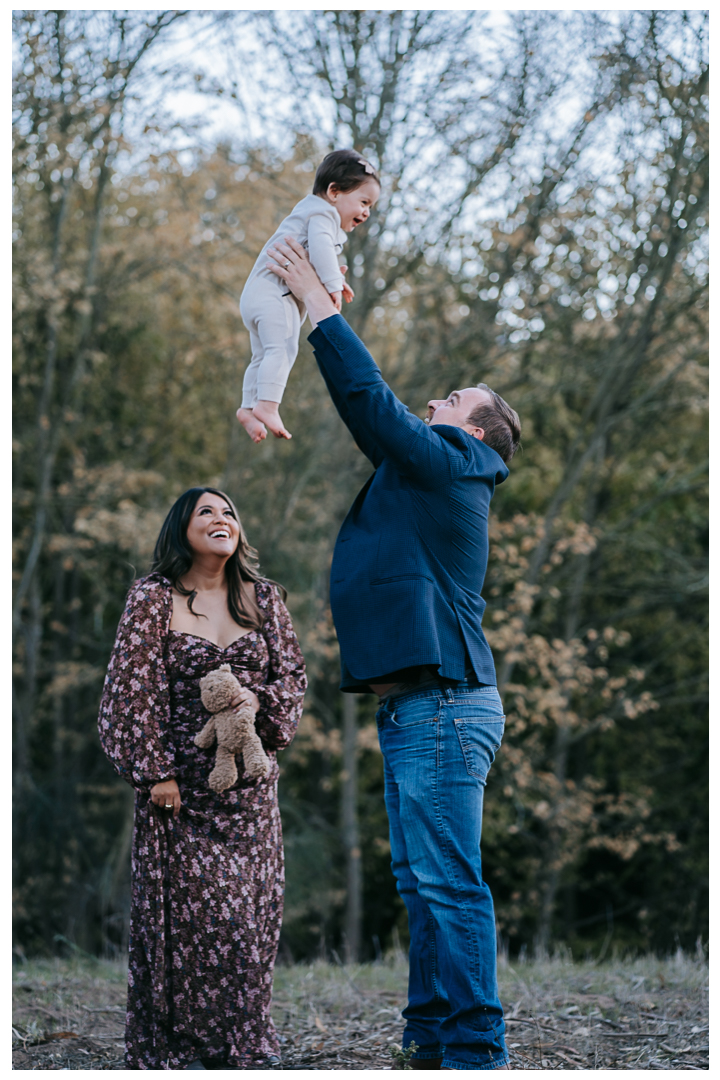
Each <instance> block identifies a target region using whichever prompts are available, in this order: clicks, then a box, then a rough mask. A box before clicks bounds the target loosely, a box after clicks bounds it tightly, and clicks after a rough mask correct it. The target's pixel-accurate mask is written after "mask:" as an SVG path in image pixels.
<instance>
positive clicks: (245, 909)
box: [99, 574, 307, 1069]
mask: <svg viewBox="0 0 720 1080" xmlns="http://www.w3.org/2000/svg"><path fill="white" fill-rule="evenodd" d="M255 590H256V595H257V601H258V605H259V606H260V608H261V609H262V611H263V613H264V615H265V623H264V625H263V627H262V629H261V630H260V631H257V632H256V631H251V632H250V633H248V634H246V635H245V636H244V637H241V638H239V639H238V640H237V641H234V642H233V643H232V644H231V645H229V646H228V648H227V649H220V648H219V647H218V646H217V645H214V644H213V643H212V642H211V641H208V640H207V639H205V638H202V637H196V636H195V635H193V634H186V633H181V632H179V631H172V630H170V629H169V624H170V618H171V615H172V592H171V588H170V583H169V582H168V581H167V580H166V579H165V578H163V577H161V576H160V575H157V574H151V575H150V576H149V577H146V578H143V579H141V580H140V581H137V582H136V583H135V584H134V585H133V587H132V588H131V590H130V593H129V595H128V600H127V605H126V608H125V612H124V614H123V617H122V619H121V621H120V626H119V627H118V632H117V638H116V641H115V647H114V649H113V654H112V657H111V660H110V665H109V668H108V673H107V677H106V679H105V686H104V689H103V696H102V702H101V706H100V719H99V730H100V741H101V743H102V746H103V749H104V751H105V753H106V754H107V756H108V758H109V759H110V761H111V763H112V765H113V767H114V768H115V770H116V771H117V772H118V773H119V775H120V776H122V777H123V778H124V779H125V780H127V781H128V783H130V784H132V785H133V787H134V788H135V789H136V797H135V831H134V837H133V849H132V906H131V917H130V963H129V973H128V1005H127V1018H126V1030H125V1041H126V1066H127V1068H128V1069H183V1068H185V1067H186V1066H187V1065H188V1064H189V1063H190V1062H191V1061H193V1060H194V1059H196V1058H198V1057H202V1058H204V1059H213V1060H215V1061H217V1063H218V1065H220V1064H221V1063H222V1062H225V1063H226V1067H230V1068H241V1069H248V1068H254V1067H255V1068H256V1067H257V1066H258V1065H260V1064H262V1062H263V1061H265V1060H266V1059H267V1058H268V1057H269V1056H272V1055H277V1054H278V1044H277V1036H276V1034H275V1030H274V1028H273V1024H272V1020H271V1019H270V1012H269V1010H270V999H271V994H272V972H273V964H274V962H275V954H276V952H277V945H278V938H279V935H280V923H281V919H282V908H283V893H284V872H283V849H282V831H281V825H280V814H279V811H278V803H277V779H278V765H277V759H276V754H275V751H276V750H279V749H281V748H282V747H285V746H287V745H288V744H289V743H290V742H291V740H292V738H293V736H294V734H295V731H296V729H297V724H298V721H299V719H300V714H301V711H302V701H303V695H304V692H305V689H306V686H307V680H306V677H305V665H304V662H303V658H302V653H301V651H300V646H299V644H298V641H297V638H296V636H295V633H294V631H293V628H292V624H291V622H290V616H289V615H288V612H287V609H286V608H285V605H284V604H283V603H282V601H281V600H280V597H279V595H278V592H277V589H276V587H275V586H274V585H272V584H271V583H270V582H265V581H261V582H258V583H257V584H256V586H255ZM222 663H229V664H230V666H231V668H232V671H233V674H235V675H236V676H237V678H238V680H239V681H240V683H241V685H244V686H248V687H250V688H251V689H252V690H254V692H255V693H256V694H257V696H258V698H259V700H260V711H259V712H258V714H257V718H256V728H257V732H258V734H259V736H260V738H261V739H262V742H263V746H264V747H265V750H266V751H267V754H268V757H269V758H270V762H271V771H270V774H269V775H268V776H267V777H265V778H262V779H258V780H252V779H250V778H249V777H246V776H243V775H242V774H241V775H240V776H239V779H238V781H237V783H236V784H235V785H234V786H233V787H232V788H230V789H228V790H227V791H224V792H222V793H221V794H219V795H216V794H215V793H214V792H213V791H211V790H210V788H209V787H208V776H209V774H210V771H211V769H212V767H213V763H214V757H215V747H212V748H210V749H209V750H201V749H200V748H199V747H197V746H195V744H194V742H193V738H194V736H195V735H196V734H197V732H198V731H200V729H201V728H202V727H203V725H204V724H205V722H206V720H207V719H208V713H207V712H206V711H205V709H204V708H203V705H202V703H201V701H200V686H199V679H200V678H202V676H203V675H206V674H207V673H208V672H209V671H212V670H213V669H214V668H216V667H218V666H219V665H220V664H222ZM170 777H175V779H176V780H177V783H178V786H179V788H180V794H181V796H182V808H181V810H180V815H179V817H178V818H177V819H173V816H172V814H169V813H166V812H165V811H163V810H161V809H159V808H158V807H156V806H154V805H153V803H152V802H151V801H150V796H149V789H150V788H151V787H152V786H153V785H154V784H156V783H158V782H159V781H160V780H165V779H168V778H170Z"/></svg>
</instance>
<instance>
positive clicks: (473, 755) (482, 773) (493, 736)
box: [455, 714, 505, 783]
mask: <svg viewBox="0 0 720 1080" xmlns="http://www.w3.org/2000/svg"><path fill="white" fill-rule="evenodd" d="M504 728H505V717H504V716H498V715H497V714H496V715H495V716H493V717H477V716H473V717H460V718H459V719H457V720H456V721H455V730H456V732H457V736H458V740H459V742H460V748H461V750H462V754H463V758H464V760H465V768H466V769H467V771H468V773H469V775H470V776H474V777H476V778H477V779H478V780H481V781H482V782H483V783H484V782H485V779H486V778H487V774H488V773H489V772H490V766H491V765H492V763H493V761H494V760H495V755H496V753H497V752H498V750H499V749H500V744H501V742H502V737H503V730H504Z"/></svg>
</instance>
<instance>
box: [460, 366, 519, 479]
mask: <svg viewBox="0 0 720 1080" xmlns="http://www.w3.org/2000/svg"><path fill="white" fill-rule="evenodd" d="M475 385H476V386H477V388H478V390H486V391H487V392H488V394H489V395H490V397H491V398H492V403H490V404H488V405H478V406H477V408H475V409H473V411H472V412H471V413H470V415H469V416H468V418H467V423H468V424H472V425H473V427H479V428H482V429H483V431H484V432H485V434H484V435H483V442H484V443H486V444H487V446H490V447H492V449H493V450H494V451H495V452H496V453H497V454H499V455H500V457H501V458H502V459H503V461H504V462H505V464H506V465H507V463H508V462H509V461H510V460H511V459H512V456H513V454H514V453H515V451H516V450H517V448H518V444H519V442H520V431H521V425H520V417H519V416H518V414H517V413H516V412H515V410H514V409H511V408H510V406H509V405H508V403H507V401H503V399H502V398H501V397H500V395H499V394H496V393H495V391H494V390H491V389H490V387H489V386H488V385H487V384H486V383H484V382H481V383H476V384H475Z"/></svg>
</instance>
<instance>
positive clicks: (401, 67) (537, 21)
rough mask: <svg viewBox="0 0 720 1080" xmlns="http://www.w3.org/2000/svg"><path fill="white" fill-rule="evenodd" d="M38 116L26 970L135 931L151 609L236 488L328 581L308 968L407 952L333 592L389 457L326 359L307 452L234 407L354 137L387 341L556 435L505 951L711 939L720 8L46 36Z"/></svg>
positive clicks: (529, 576) (47, 14)
mask: <svg viewBox="0 0 720 1080" xmlns="http://www.w3.org/2000/svg"><path fill="white" fill-rule="evenodd" d="M193 50H194V51H193ZM203 57H205V58H206V59H205V61H204V62H203ZM209 57H210V58H211V60H209V59H208V58H209ZM14 94H15V98H14V102H15V104H14V108H15V112H14V151H13V154H14V159H13V166H14V169H13V179H14V215H15V216H14V233H13V241H14V279H13V285H14V336H13V346H14V353H13V392H14V407H15V427H14V441H13V450H14V470H15V473H14V481H15V488H14V490H15V503H14V570H13V573H14V603H13V640H14V666H13V724H14V759H13V790H14V800H15V818H14V839H15V844H14V851H15V856H14V872H15V892H14V898H15V919H16V922H15V942H16V949H17V950H18V951H19V952H21V953H22V952H23V951H25V952H28V953H29V952H48V951H53V950H54V949H57V948H59V947H66V945H67V943H68V942H71V943H72V944H73V945H74V946H76V947H79V948H81V949H84V950H86V951H87V952H90V953H103V954H105V955H114V954H116V953H118V952H120V951H122V950H123V949H124V947H125V945H126V938H127V914H128V899H129V894H128V885H129V882H128V875H129V843H130V834H131V827H132V793H131V791H130V789H129V788H127V787H126V786H125V785H123V784H122V782H121V781H119V780H116V779H115V777H114V774H113V773H112V771H111V769H110V767H109V765H108V764H107V762H106V761H105V759H104V757H103V756H102V753H101V751H100V748H99V745H98V741H97V737H96V728H95V719H96V713H97V706H98V700H99V695H100V688H101V684H102V679H103V675H104V669H105V666H106V664H107V660H108V656H109V653H110V649H111V647H112V642H113V638H114V632H115V628H116V625H117V622H118V619H119V617H120V614H121V611H122V608H123V604H124V598H125V594H126V591H127V588H128V586H129V585H130V583H131V581H132V580H133V578H134V577H135V576H137V575H140V574H142V573H144V572H146V570H147V567H148V560H149V557H150V553H151V551H152V547H153V544H154V540H155V537H156V535H157V532H158V529H159V526H160V523H161V521H162V519H163V517H164V514H165V513H166V512H167V509H168V508H169V506H170V504H171V502H172V501H173V499H174V498H175V497H176V496H177V495H178V494H180V492H181V491H183V490H184V489H185V488H186V487H188V486H190V485H192V484H201V483H210V484H219V485H221V486H224V487H226V488H227V490H228V491H229V493H230V494H231V495H232V496H233V498H234V499H235V500H236V501H237V503H238V505H239V507H240V510H241V514H242V516H243V522H244V525H245V528H246V530H247V532H248V534H249V536H250V539H251V542H252V543H253V544H255V546H256V547H257V548H258V549H259V552H260V556H261V562H262V566H263V569H264V571H265V572H266V573H267V574H268V575H269V576H271V577H274V578H276V579H278V580H280V581H282V582H283V583H284V584H285V585H286V587H287V588H288V590H289V606H290V610H291V612H292V615H293V618H294V620H295V623H296V627H297V629H298V633H299V636H300V639H301V643H302V646H303V649H304V652H305V655H306V657H307V660H308V666H309V671H310V679H311V685H310V690H309V693H308V696H307V700H306V712H305V715H304V717H303V720H302V722H301V727H300V731H299V734H298V736H297V738H296V740H295V742H294V744H293V745H292V747H291V748H290V749H289V750H287V751H285V752H284V753H283V754H282V755H281V767H282V780H281V804H282V810H283V819H284V826H285V838H286V854H287V878H288V883H287V898H286V899H287V906H286V917H285V925H284V930H283V939H282V955H283V956H284V957H285V958H286V959H288V960H290V959H300V958H303V957H310V956H315V955H328V956H331V955H333V951H334V952H335V953H336V954H337V955H340V956H343V957H347V958H357V957H360V958H363V959H371V958H373V957H375V956H377V955H379V954H380V953H381V952H383V951H384V950H386V949H387V948H388V947H390V946H391V945H392V944H393V943H397V942H398V941H400V942H403V941H405V940H406V924H405V921H404V909H403V908H402V904H401V902H400V900H399V898H398V897H397V895H396V893H395V891H394V886H393V879H392V876H391V873H390V867H389V844H388V841H387V825H386V819H385V814H384V807H383V801H382V761H381V758H380V754H379V751H378V746H377V739H376V736H375V732H374V724H373V703H372V701H371V699H370V697H361V698H359V699H355V698H350V699H348V698H347V697H345V696H343V695H341V694H340V693H339V692H338V674H339V666H338V654H337V645H336V641H335V637H334V633H333V628H332V622H331V617H330V612H329V606H328V572H329V564H330V558H331V554H332V547H333V543H334V540H335V536H336V534H337V530H338V528H339V525H340V523H341V521H342V518H343V516H344V514H345V512H346V511H347V509H348V508H349V505H350V503H351V500H352V498H353V497H354V494H355V492H356V491H357V490H359V488H360V486H361V485H362V483H363V482H364V480H365V479H366V477H367V476H368V475H369V466H368V463H367V461H366V460H365V459H364V458H363V457H362V456H361V455H360V453H359V451H358V450H357V449H356V447H355V446H354V444H353V443H352V440H351V439H350V437H349V435H348V434H347V432H346V431H345V429H344V428H343V427H342V425H341V424H340V422H339V420H338V418H337V416H336V414H335V413H334V411H333V409H332V407H331V405H330V403H329V400H328V398H327V394H326V392H325V390H324V385H323V383H322V380H321V379H320V377H319V375H318V372H317V370H316V368H315V364H314V360H313V357H312V353H311V350H310V349H309V348H308V346H307V345H306V344H304V343H303V344H302V345H301V350H300V355H299V358H298V361H297V364H296V366H295V368H294V370H293V373H292V375H291V379H290V383H289V386H288V390H287V394H286V397H285V401H284V403H283V418H284V420H285V422H286V424H287V425H288V427H289V429H290V430H291V431H292V432H293V435H294V438H293V440H292V442H291V443H289V444H285V443H282V444H279V443H276V442H275V441H273V442H270V441H267V442H266V443H264V444H263V445H261V446H258V447H256V446H254V445H251V444H250V442H249V440H248V439H247V438H246V437H245V435H244V433H243V432H242V431H241V429H240V428H239V426H238V425H237V423H236V421H235V419H234V411H235V408H236V407H237V405H238V404H239V401H240V387H241V382H242V374H243V369H244V365H245V363H246V361H247V359H248V341H247V335H246V333H245V330H244V328H243V325H242V322H241V320H240V316H239V311H238V298H239V295H240V292H241V289H242V285H243V282H244V280H245V277H246V276H247V274H248V272H249V270H250V267H251V266H252V263H253V262H254V259H255V257H256V255H257V252H258V251H259V249H260V247H261V246H262V243H263V242H264V240H265V239H266V238H267V236H268V235H269V234H270V233H271V232H272V231H273V230H274V228H275V227H276V225H277V223H278V222H279V221H280V220H281V218H282V217H283V216H285V214H286V213H287V212H288V211H289V209H290V208H291V207H292V205H293V204H294V203H295V202H296V201H297V200H298V199H299V198H300V197H302V196H303V195H304V194H306V193H307V191H308V190H309V189H310V186H311V182H312V174H313V172H314V169H315V167H316V165H317V164H318V162H319V160H320V159H321V158H322V156H323V154H324V153H325V152H327V150H328V149H332V148H335V147H338V146H347V145H353V146H355V147H356V148H357V149H359V150H361V151H362V152H364V153H365V154H367V155H368V157H370V158H371V160H373V161H374V162H376V163H377V165H378V166H379V169H380V172H381V175H382V178H383V194H382V198H381V201H380V203H379V205H378V207H377V210H376V211H375V212H374V213H373V216H372V219H371V224H370V225H369V226H368V227H364V228H362V229H359V230H358V231H357V233H356V234H353V235H352V236H351V238H350V240H349V243H348V245H347V247H346V254H347V256H348V258H347V261H348V262H349V264H350V274H349V280H350V281H351V282H352V285H353V287H354V288H355V291H356V294H357V299H356V301H355V302H354V304H353V305H352V306H351V307H349V308H348V309H347V310H346V315H347V318H348V321H349V322H350V324H351V325H352V326H353V327H354V329H355V330H356V331H357V332H358V333H360V334H361V335H362V336H363V338H364V340H365V341H366V342H367V343H368V346H369V348H370V349H371V351H372V352H373V354H374V355H375V357H376V359H377V360H378V363H379V364H380V366H381V368H382V369H383V372H384V374H385V376H386V378H387V379H388V381H389V382H390V384H391V386H392V387H393V389H394V390H395V391H396V392H397V393H398V395H399V396H400V397H401V398H402V399H403V400H404V401H406V402H407V403H408V405H409V406H410V408H411V409H413V410H415V411H417V412H418V413H419V414H420V415H424V407H425V403H426V401H427V399H428V398H429V397H432V396H437V395H438V394H445V393H448V392H449V391H450V390H452V389H453V388H455V387H457V386H463V385H467V384H469V383H470V384H471V383H474V382H477V381H479V380H483V381H485V382H488V383H489V384H490V385H491V386H493V387H494V388H495V389H497V390H498V391H499V392H500V393H501V394H502V395H503V396H504V397H506V398H507V399H508V400H509V401H510V403H511V404H512V405H513V406H514V407H515V408H516V409H517V410H518V412H519V413H520V415H521V418H522V420H523V449H522V452H520V453H519V454H518V455H517V457H516V459H515V461H514V462H513V465H512V471H511V477H510V480H509V481H508V482H507V483H506V484H504V485H503V486H502V487H501V488H499V489H498V492H497V494H496V496H495V499H494V502H493V518H492V544H491V554H490V565H489V569H488V576H487V580H486V585H485V596H486V598H487V600H488V610H487V613H486V620H485V621H486V628H487V633H488V638H489V640H490V643H491V645H492V647H493V650H494V652H495V657H496V663H497V667H498V674H499V679H500V682H501V686H502V692H503V695H504V700H505V704H506V711H507V728H506V737H505V744H504V746H503V748H502V750H501V752H500V754H499V755H498V759H497V762H496V766H495V768H494V770H493V773H492V774H491V779H490V783H489V786H488V788H487V796H486V827H485V836H484V845H483V854H484V866H485V876H486V878H487V880H488V882H489V883H490V885H491V887H492V889H493V893H494V896H495V898H496V904H497V921H498V937H499V944H500V948H501V949H503V950H505V951H509V952H510V953H511V954H513V955H515V954H517V953H518V952H520V951H523V950H532V949H535V950H536V951H539V952H542V951H544V950H547V949H549V948H551V947H552V946H553V945H554V944H555V943H557V942H562V943H564V944H566V945H568V946H569V947H570V948H572V949H573V950H574V951H575V952H576V953H578V952H579V953H580V954H581V955H582V954H584V953H585V952H586V951H588V950H589V951H590V952H591V953H592V954H593V955H595V956H604V955H606V954H607V953H608V950H611V949H615V948H622V949H634V950H658V951H665V950H667V949H670V948H674V947H675V946H676V945H677V944H680V945H682V946H683V947H691V946H694V944H695V942H696V940H697V939H698V937H701V938H702V939H703V940H704V939H705V938H706V935H707V886H708V880H707V852H706V803H707V770H706V713H707V652H706V645H707V612H706V586H707V513H706V489H707V475H706V473H707V447H706V435H707V419H706V408H707V402H706V382H705V373H706V361H707V351H706V338H707V317H708V306H707V271H708V263H707V259H708V252H707V216H708V215H707V203H708V131H707V18H706V15H705V14H703V13H702V12H696V11H693V12H683V11H662V12H650V11H631V12H624V13H621V12H616V13H601V12H559V11H558V12H539V11H538V12H517V13H491V14H487V13H485V14H484V13H481V12H455V11H447V12H445V11H439V10H438V11H335V12H333V11H327V12H324V11H302V12H300V11H298V12H284V13H280V12H273V11H259V12H240V13H238V12H223V13H217V12H194V13H184V12H180V11H177V12H148V11H128V12H121V11H107V12H101V11H72V12H63V11H25V12H16V13H15V73H14ZM190 100H192V101H193V102H195V103H196V108H197V110H198V111H197V112H196V115H195V116H194V117H190V118H189V119H188V113H187V109H186V111H185V113H183V112H182V110H181V109H179V107H178V104H177V103H178V102H184V103H186V104H187V102H188V101H190ZM218 108H220V110H221V111H220V114H219V115H220V116H221V117H222V118H223V120H222V124H221V125H220V126H219V125H218V123H216V124H215V126H214V127H212V126H211V125H210V120H209V118H210V117H211V116H213V115H216V112H214V110H217V109H218Z"/></svg>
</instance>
